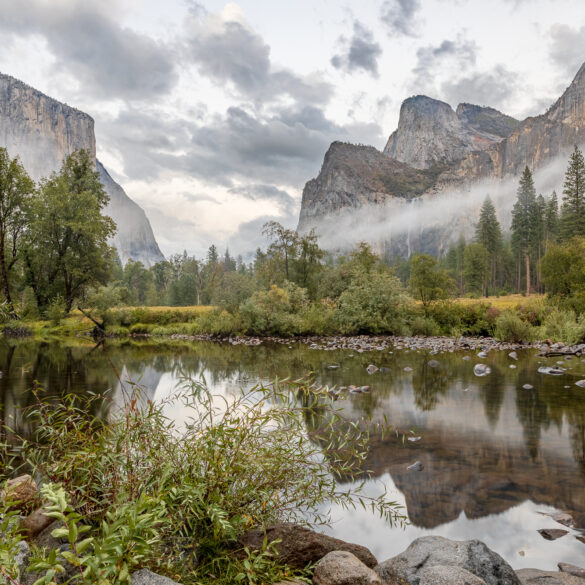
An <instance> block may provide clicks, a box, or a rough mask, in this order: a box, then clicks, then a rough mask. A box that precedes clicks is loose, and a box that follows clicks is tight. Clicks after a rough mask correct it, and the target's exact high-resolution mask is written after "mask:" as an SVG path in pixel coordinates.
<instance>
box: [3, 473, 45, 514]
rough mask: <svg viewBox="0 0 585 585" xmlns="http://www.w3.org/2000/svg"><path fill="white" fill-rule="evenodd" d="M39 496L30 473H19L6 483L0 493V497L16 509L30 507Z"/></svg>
mask: <svg viewBox="0 0 585 585" xmlns="http://www.w3.org/2000/svg"><path fill="white" fill-rule="evenodd" d="M38 498H39V488H38V487H37V484H36V482H35V480H34V479H33V478H32V477H31V476H30V475H21V476H19V477H16V478H14V479H11V480H9V481H8V482H7V483H6V488H5V489H4V490H2V492H1V493H0V499H1V500H4V501H7V502H8V503H10V504H13V508H15V509H18V510H25V509H27V508H28V509H30V506H31V505H32V504H33V503H35V502H36V501H37V500H38Z"/></svg>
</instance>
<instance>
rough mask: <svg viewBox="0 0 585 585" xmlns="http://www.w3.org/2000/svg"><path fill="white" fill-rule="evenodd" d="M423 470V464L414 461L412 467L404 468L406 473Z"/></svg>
mask: <svg viewBox="0 0 585 585" xmlns="http://www.w3.org/2000/svg"><path fill="white" fill-rule="evenodd" d="M423 469H424V466H423V464H422V463H421V462H420V461H415V462H414V463H413V464H412V465H409V466H408V467H407V468H406V471H422V470H423Z"/></svg>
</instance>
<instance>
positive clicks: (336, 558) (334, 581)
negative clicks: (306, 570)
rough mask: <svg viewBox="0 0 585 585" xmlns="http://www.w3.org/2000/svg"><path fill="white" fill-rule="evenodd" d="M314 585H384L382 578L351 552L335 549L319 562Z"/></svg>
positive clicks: (314, 576) (314, 574) (314, 575)
mask: <svg viewBox="0 0 585 585" xmlns="http://www.w3.org/2000/svg"><path fill="white" fill-rule="evenodd" d="M313 585H382V580H381V579H380V577H379V576H378V575H377V574H376V573H375V572H374V571H373V570H372V569H370V568H369V567H366V565H364V564H363V563H362V562H361V561H360V560H359V559H358V558H357V557H356V556H354V555H352V554H351V553H350V552H347V551H342V550H335V551H333V552H330V553H328V554H326V555H325V556H324V557H323V558H322V559H321V560H320V561H319V562H318V563H317V566H316V567H315V572H314V573H313Z"/></svg>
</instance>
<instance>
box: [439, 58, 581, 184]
mask: <svg viewBox="0 0 585 585" xmlns="http://www.w3.org/2000/svg"><path fill="white" fill-rule="evenodd" d="M584 142H585V64H583V65H582V66H581V68H580V69H579V71H578V72H577V75H576V76H575V78H574V79H573V81H572V83H571V85H570V86H569V87H568V88H567V89H566V90H565V92H564V93H563V95H562V96H561V97H560V98H559V99H558V100H557V101H556V102H555V103H554V104H553V105H552V106H551V108H550V109H549V110H548V111H547V112H546V113H545V114H542V115H540V116H535V117H530V118H526V120H524V121H523V122H521V123H520V124H519V125H518V127H517V128H516V129H515V130H514V132H512V134H510V136H508V137H507V138H505V139H504V140H502V141H501V142H500V143H498V144H494V145H492V146H490V147H489V148H487V149H486V150H484V151H482V152H478V151H474V152H471V153H468V154H467V155H466V156H465V157H464V158H463V159H462V160H461V161H460V162H459V163H458V164H457V165H455V166H453V167H452V168H451V169H449V170H448V171H446V172H445V173H443V174H442V175H441V176H440V177H439V179H438V186H439V187H442V188H444V187H448V186H450V185H453V184H458V183H468V182H472V181H476V180H479V179H483V178H496V179H501V178H505V177H515V176H518V175H519V174H520V173H521V172H522V171H523V170H524V168H525V167H526V166H528V167H530V168H531V169H533V170H534V169H538V168H542V167H544V166H545V165H547V164H548V163H550V162H552V161H553V160H555V159H556V158H558V157H564V158H566V157H567V156H568V154H569V152H570V151H571V150H572V149H573V147H574V145H575V144H583V143H584Z"/></svg>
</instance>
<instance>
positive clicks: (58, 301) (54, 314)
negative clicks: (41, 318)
mask: <svg viewBox="0 0 585 585" xmlns="http://www.w3.org/2000/svg"><path fill="white" fill-rule="evenodd" d="M45 316H46V317H47V319H49V321H51V325H53V326H54V327H56V326H58V325H60V324H61V319H63V317H65V301H64V300H63V297H62V296H61V295H57V296H56V297H54V298H53V299H52V300H51V302H50V304H49V306H48V307H47V310H46V311H45Z"/></svg>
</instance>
